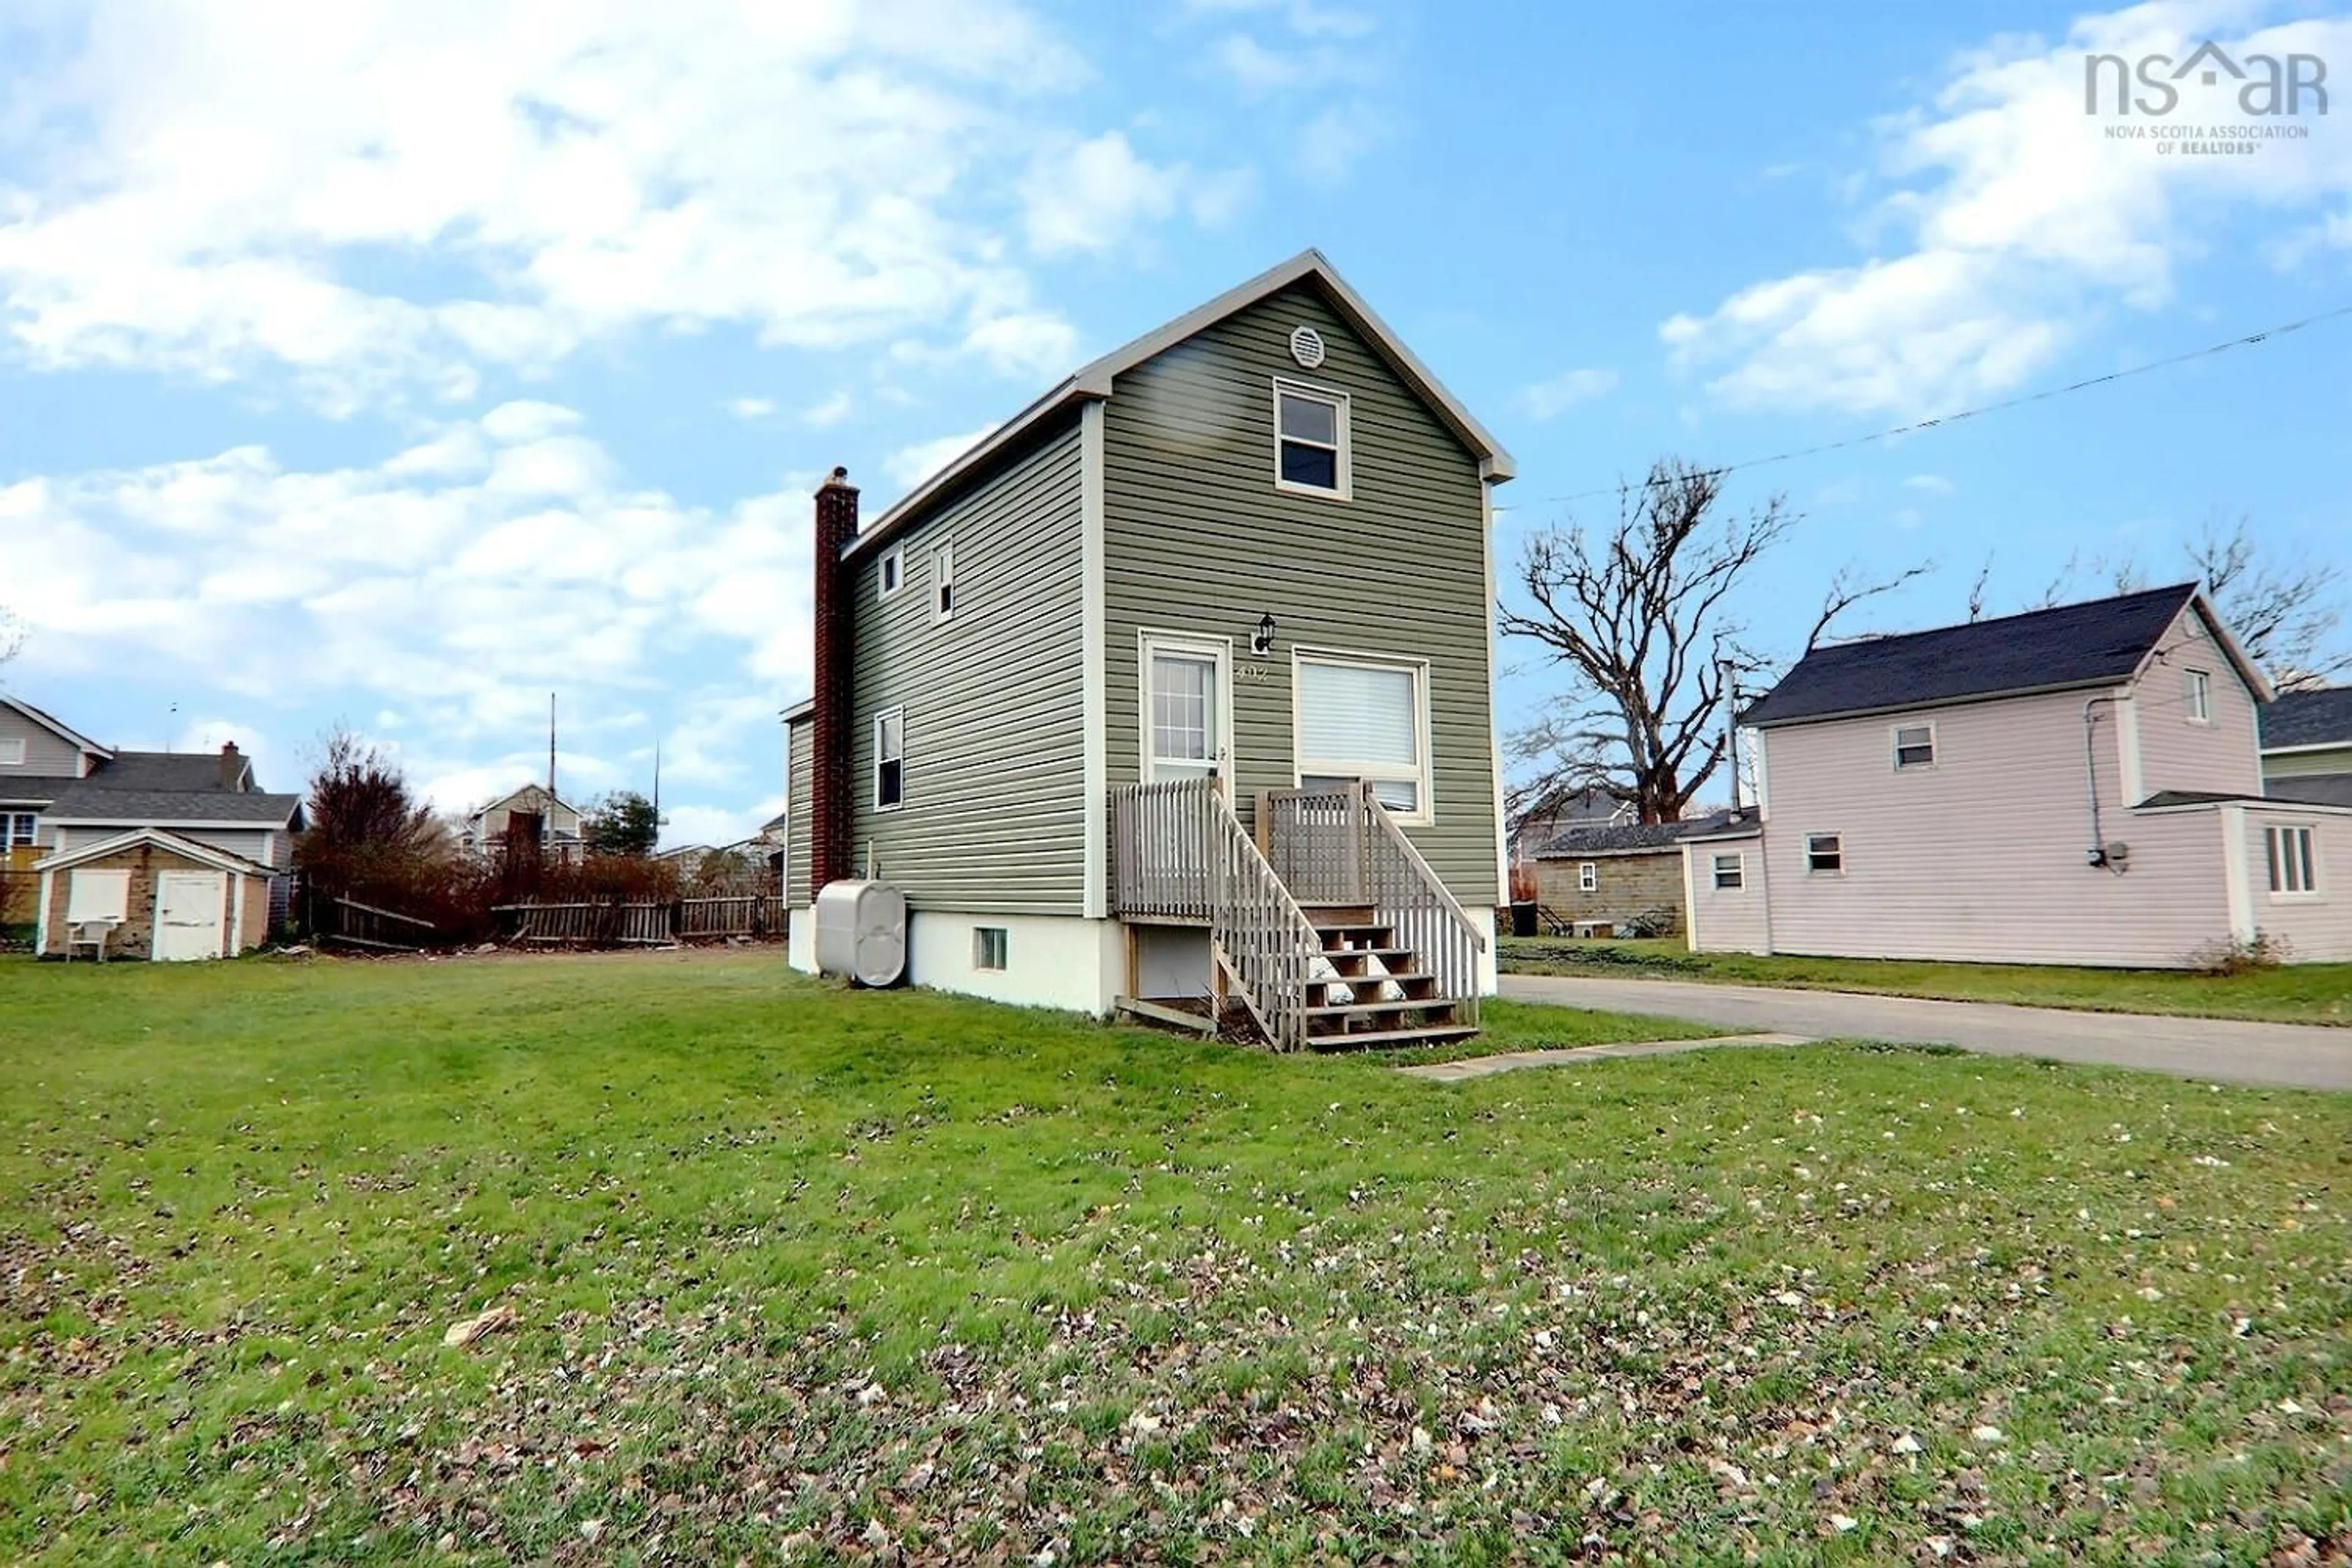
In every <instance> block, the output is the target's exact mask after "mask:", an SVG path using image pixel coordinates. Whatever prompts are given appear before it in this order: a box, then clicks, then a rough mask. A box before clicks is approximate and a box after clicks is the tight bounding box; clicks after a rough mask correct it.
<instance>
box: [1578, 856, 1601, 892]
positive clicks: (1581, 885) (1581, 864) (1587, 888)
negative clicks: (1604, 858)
mask: <svg viewBox="0 0 2352 1568" xmlns="http://www.w3.org/2000/svg"><path fill="white" fill-rule="evenodd" d="M1576 890H1577V891H1578V892H1580V893H1597V892H1599V891H1600V890H1601V863H1600V862H1599V861H1597V860H1580V861H1578V862H1577V863H1576Z"/></svg>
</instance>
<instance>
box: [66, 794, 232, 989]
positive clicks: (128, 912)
mask: <svg viewBox="0 0 2352 1568" xmlns="http://www.w3.org/2000/svg"><path fill="white" fill-rule="evenodd" d="M33 869H34V870H36V871H37V872H39V873H40V877H41V893H40V898H41V903H40V923H39V930H38V932H37V938H36V942H35V950H36V951H37V952H38V953H39V954H40V955H41V956H42V957H43V958H63V959H84V958H98V959H104V960H107V961H113V960H116V959H125V958H130V959H154V960H159V961H160V960H175V959H195V958H223V957H227V956H230V955H232V954H235V953H239V952H244V951H246V949H247V948H252V947H258V946H260V945H261V943H262V942H263V940H264V939H265V938H266V937H267V936H268V931H269V885H270V879H272V877H274V876H275V875H276V873H275V872H273V871H272V870H271V869H270V868H268V867H267V866H264V865H261V864H259V863H257V862H256V861H252V860H247V859H246V858H244V857H243V856H241V855H233V854H230V853H229V852H228V851H227V850H226V849H215V848H214V847H212V846H211V845H209V844H199V843H197V842H196V841H195V840H194V839H192V838H183V837H180V836H179V835H177V834H175V833H168V832H166V831H164V830H163V828H160V827H139V828H133V829H131V831H130V832H127V833H120V834H116V835H114V836H113V837H109V838H103V839H100V840H98V841H96V842H94V843H88V844H83V845H81V846H79V847H76V848H73V849H69V850H62V851H60V852H58V854H55V855H52V856H50V857H49V858H47V859H46V860H42V861H39V862H37V864H36V865H35V866H34V868H33Z"/></svg>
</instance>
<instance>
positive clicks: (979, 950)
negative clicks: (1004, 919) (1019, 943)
mask: <svg viewBox="0 0 2352 1568" xmlns="http://www.w3.org/2000/svg"><path fill="white" fill-rule="evenodd" d="M991 936H994V937H995V938H996V939H997V942H998V950H997V962H995V963H989V962H988V939H989V937H991ZM971 967H972V969H973V970H974V971H975V972H976V973H982V974H1002V973H1004V972H1005V971H1006V970H1008V969H1010V968H1012V967H1013V932H1012V931H1011V930H1010V929H1009V928H1007V927H1005V926H974V927H972V928H971Z"/></svg>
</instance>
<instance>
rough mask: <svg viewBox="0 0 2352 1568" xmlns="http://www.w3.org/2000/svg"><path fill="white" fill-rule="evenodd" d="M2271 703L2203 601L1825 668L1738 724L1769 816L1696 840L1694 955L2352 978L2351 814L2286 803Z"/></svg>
mask: <svg viewBox="0 0 2352 1568" xmlns="http://www.w3.org/2000/svg"><path fill="white" fill-rule="evenodd" d="M2269 695H2270V692H2269V689H2268V687H2267V685H2266V684H2265V683H2264V681H2263V677H2262V675H2261V673H2260V672H2259V671H2258V670H2256V669H2255V668H2254V667H2253V666H2252V664H2251V663H2250V662H2248V660H2247V658H2246V657H2245V655H2244V653H2243V651H2242V649H2241V648H2240V647H2239V646H2238V643H2237V641H2236V639H2235V638H2234V637H2231V634H2230V631H2229V629H2228V627H2227V626H2224V625H2223V623H2222V621H2221V616H2219V615H2218V614H2217V613H2216V612H2215V611H2214V608H2213V605H2212V604H2211V602H2210V600H2209V599H2208V598H2207V597H2206V595H2205V594H2204V593H2203V592H2202V591H2201V590H2200V588H2198V587H2197V586H2196V585H2195V584H2181V585H2179V586H2177V587H2170V588H2158V589H2152V590H2150V591H2148V592H2146V593H2138V594H2127V595H2120V596H2118V597H2115V598H2108V599H2100V600H2095V601H2093V602H2091V603H2088V604H2081V605H2063V606H2061V607H2059V608H2055V609H2049V610H2038V611H2034V612H2032V613H2031V614H2028V615H2021V616H2004V617H2002V618H2000V619H1998V620H1989V621H1979V622H1975V623H1972V624H1970V625H1967V626H1945V627H1941V628H1938V629H1937V630H1934V631H1927V632H1919V633H1915V634H1912V635H1910V636H1906V637H1879V638H1874V639H1871V640H1867V641H1860V642H1852V643H1843V644H1839V645H1836V646H1833V647H1821V648H1816V649H1814V650H1813V651H1812V652H1811V653H1809V654H1807V655H1806V656H1805V657H1804V658H1803V659H1802V660H1801V661H1800V662H1799V663H1798V664H1797V666H1796V668H1793V669H1791V670H1790V672H1789V673H1788V675H1787V676H1786V677H1784V678H1783V679H1781V680H1780V683H1779V684H1778V685H1777V686H1775V687H1774V688H1773V689H1771V690H1770V691H1769V693H1767V694H1766V695H1765V696H1764V697H1763V698H1762V699H1761V700H1759V701H1757V702H1756V703H1755V704H1754V705H1753V706H1751V707H1749V708H1748V710H1746V711H1745V712H1744V713H1743V714H1742V715H1741V722H1742V723H1744V724H1745V725H1747V726H1748V727H1749V728H1750V729H1752V730H1753V731H1754V732H1755V735H1756V741H1757V746H1756V750H1757V753H1758V757H1759V785H1760V794H1761V797H1762V799H1761V821H1760V822H1757V823H1748V824H1740V825H1737V826H1725V827H1723V828H1722V829H1720V830H1718V831H1716V832H1713V833H1709V834H1702V835H1693V836H1691V837H1686V838H1685V840H1684V841H1683V861H1684V874H1685V877H1686V878H1687V879H1688V884H1689V888H1690V893H1689V899H1688V903H1689V907H1690V910H1691V937H1690V942H1691V945H1692V947H1693V948H1695V949H1697V950H1700V951H1707V952H1720V951H1748V952H1792V953H1822V954H1840V955H1852V956H1857V957H1877V958H1930V959H1958V960H1973V961H1986V962H2011V963H2082V964H2109V965H2131V966H2145V967H2168V966H2178V965H2181V964H2183V963H2188V962H2190V960H2191V957H2192V955H2195V954H2198V953H2200V952H2210V951H2213V950H2215V949H2216V948H2218V947H2220V946H2221V945H2222V944H2225V943H2228V942H2233V941H2234V942H2252V941H2253V940H2254V939H2255V938H2256V937H2257V936H2258V935H2261V936H2266V937H2270V938H2273V939H2284V941H2285V942H2287V943H2288V944H2290V947H2291V953H2292V956H2293V957H2294V958H2296V959H2301V960H2318V959H2345V958H2352V807H2346V806H2332V805H2312V804H2306V803H2303V802H2294V801H2287V800H2282V799H2277V798H2274V797H2272V796H2269V795H2264V794H2263V763H2262V754H2261V748H2260V742H2259V741H2258V738H2257V731H2256V722H2257V714H2258V712H2259V711H2260V710H2261V709H2262V706H2263V703H2264V702H2265V701H2266V700H2268V698H2269Z"/></svg>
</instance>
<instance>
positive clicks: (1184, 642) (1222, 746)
mask: <svg viewBox="0 0 2352 1568" xmlns="http://www.w3.org/2000/svg"><path fill="white" fill-rule="evenodd" d="M1162 653H1172V654H1175V655H1177V656H1179V657H1180V658H1181V657H1189V658H1208V659H1214V660H1215V661H1216V664H1217V689H1216V691H1215V692H1214V694H1213V696H1212V697H1211V699H1210V700H1212V701H1213V702H1214V703H1215V704H1216V707H1217V754H1216V756H1215V757H1214V758H1213V763H1214V764H1215V765H1214V773H1215V775H1216V776H1217V777H1218V778H1221V779H1223V778H1230V777H1231V776H1232V773H1233V761H1234V639H1233V638H1231V637H1192V636H1187V635H1186V634H1184V633H1181V632H1155V631H1151V630H1150V629H1149V628H1146V629H1144V630H1141V631H1139V632H1137V633H1136V634H1135V673H1136V682H1135V684H1136V702H1137V707H1136V710H1135V731H1136V737H1137V741H1136V745H1137V753H1138V754H1137V760H1136V765H1137V767H1138V769H1139V772H1138V773H1137V774H1136V777H1137V778H1138V779H1139V780H1141V781H1142V782H1143V783H1145V784H1150V782H1151V774H1152V764H1153V763H1156V762H1157V761H1158V760H1159V759H1158V758H1157V757H1155V756H1154V755H1153V754H1152V751H1151V659H1152V656H1153V655H1154V654H1162Z"/></svg>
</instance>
